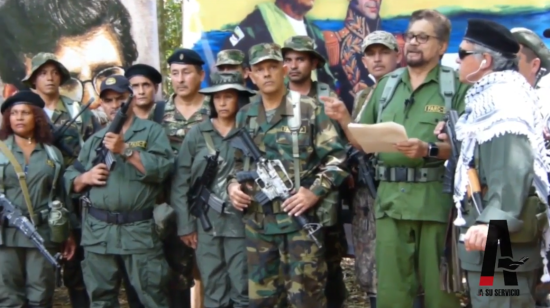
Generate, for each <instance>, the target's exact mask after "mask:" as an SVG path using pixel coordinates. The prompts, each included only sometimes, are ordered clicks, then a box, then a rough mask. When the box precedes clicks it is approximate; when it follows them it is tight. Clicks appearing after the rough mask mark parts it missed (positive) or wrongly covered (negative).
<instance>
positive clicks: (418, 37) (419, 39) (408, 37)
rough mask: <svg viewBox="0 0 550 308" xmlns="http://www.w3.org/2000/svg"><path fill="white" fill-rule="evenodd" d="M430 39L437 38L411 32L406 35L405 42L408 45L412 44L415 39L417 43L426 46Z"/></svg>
mask: <svg viewBox="0 0 550 308" xmlns="http://www.w3.org/2000/svg"><path fill="white" fill-rule="evenodd" d="M430 37H433V38H436V37H435V36H432V35H428V34H425V33H419V34H414V33H410V32H407V33H405V40H406V41H407V42H408V43H409V42H411V41H412V40H413V39H416V41H417V42H418V43H419V44H425V43H426V42H427V41H428V40H429V39H430Z"/></svg>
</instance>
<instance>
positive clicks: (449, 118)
mask: <svg viewBox="0 0 550 308" xmlns="http://www.w3.org/2000/svg"><path fill="white" fill-rule="evenodd" d="M445 120H446V122H445V133H446V134H447V136H448V140H449V142H450V145H451V157H449V159H448V160H447V165H446V166H445V177H444V178H443V192H444V193H447V194H451V195H453V194H454V177H455V172H456V167H457V163H458V160H459V156H460V143H459V141H458V139H457V138H456V123H457V122H458V112H457V111H456V110H449V111H448V112H447V115H446V119H445ZM470 170H472V172H470V171H469V172H468V179H469V182H470V187H471V188H475V189H474V190H477V191H479V179H478V178H477V177H476V178H474V177H472V175H473V172H475V169H474V168H471V169H470ZM475 175H477V173H476V174H475ZM476 181H477V182H476ZM475 183H477V187H476V185H475ZM472 184H474V185H473V186H472ZM469 190H470V191H474V190H472V189H469ZM472 197H473V201H474V203H476V199H478V200H479V201H478V202H480V203H479V204H480V205H481V198H480V197H481V195H480V193H477V194H473V195H472ZM465 199H466V198H465ZM460 210H461V209H457V208H456V207H454V206H453V207H452V208H451V211H450V213H449V217H448V221H447V231H446V234H445V249H444V251H443V255H442V256H441V258H440V263H439V272H440V276H441V277H440V283H441V285H440V287H441V289H442V290H444V291H446V292H447V293H455V294H456V295H458V296H459V297H460V298H462V300H463V301H466V300H467V298H468V296H467V295H468V290H467V286H466V285H465V284H464V283H463V279H464V277H465V273H464V270H462V268H461V266H460V259H459V258H458V242H459V234H460V230H459V228H458V227H457V226H456V225H455V223H454V221H455V217H456V216H457V211H460Z"/></svg>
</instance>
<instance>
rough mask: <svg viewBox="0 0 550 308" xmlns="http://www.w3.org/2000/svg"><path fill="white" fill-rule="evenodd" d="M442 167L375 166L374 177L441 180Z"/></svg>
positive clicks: (397, 179) (407, 180)
mask: <svg viewBox="0 0 550 308" xmlns="http://www.w3.org/2000/svg"><path fill="white" fill-rule="evenodd" d="M444 176H445V168H444V167H435V168H407V167H385V166H377V168H376V176H375V179H376V180H378V181H384V182H409V183H427V182H440V181H443V177H444Z"/></svg>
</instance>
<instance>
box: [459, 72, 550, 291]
mask: <svg viewBox="0 0 550 308" xmlns="http://www.w3.org/2000/svg"><path fill="white" fill-rule="evenodd" d="M465 102H466V112H465V113H464V114H463V115H462V116H461V117H460V118H459V120H458V123H457V125H456V136H457V139H458V140H459V141H461V142H462V145H461V149H460V157H459V159H458V162H457V168H456V173H455V187H454V196H453V199H454V202H455V206H456V207H457V209H458V215H457V218H456V220H455V225H457V226H463V225H465V224H466V222H465V221H464V218H463V217H462V213H461V205H460V202H461V201H462V199H464V196H465V195H466V191H467V185H468V168H469V163H470V162H471V161H472V159H473V158H474V151H475V147H476V145H478V144H483V143H485V142H487V141H490V140H491V139H493V138H496V137H499V136H502V135H504V134H514V135H524V136H527V138H528V140H529V142H530V143H531V147H532V148H533V152H534V156H535V161H534V164H533V170H534V173H535V177H534V180H533V186H534V187H535V189H536V192H537V195H538V197H539V198H540V199H541V201H542V202H544V204H547V205H548V202H547V200H548V199H547V198H548V193H549V191H550V185H549V183H548V177H547V173H548V172H549V171H550V170H549V169H550V168H549V164H548V162H547V159H548V157H547V156H546V148H545V146H544V139H543V134H542V132H543V127H544V124H543V120H542V116H541V112H540V105H539V104H540V103H539V98H538V95H537V93H536V92H535V90H534V89H533V88H532V87H531V86H530V85H529V84H528V83H527V81H526V80H525V78H524V77H523V76H522V75H520V74H519V73H517V72H515V71H503V72H493V73H490V74H487V75H485V76H484V77H483V78H481V79H480V80H479V81H478V82H476V83H475V84H474V85H473V86H472V87H471V88H470V89H469V90H468V92H467V93H466V98H465ZM547 216H548V218H549V220H550V211H547ZM547 243H548V244H550V228H547V230H546V231H545V236H544V241H543V243H542V247H541V248H542V249H541V255H542V256H543V258H544V269H545V273H544V276H543V278H542V280H543V281H545V282H546V281H550V275H549V272H548V269H547V266H546V265H547V263H548V261H547V260H546V250H547Z"/></svg>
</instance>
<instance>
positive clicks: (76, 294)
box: [67, 289, 90, 308]
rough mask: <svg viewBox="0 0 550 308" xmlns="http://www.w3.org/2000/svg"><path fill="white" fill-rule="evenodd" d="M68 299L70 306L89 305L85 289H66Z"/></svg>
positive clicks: (87, 307) (85, 307)
mask: <svg viewBox="0 0 550 308" xmlns="http://www.w3.org/2000/svg"><path fill="white" fill-rule="evenodd" d="M67 291H68V293H69V299H70V300H71V306H72V307H83V308H89V307H90V298H89V297H88V293H87V292H86V289H82V290H77V289H68V290H67Z"/></svg>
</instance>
